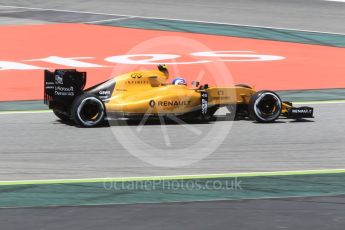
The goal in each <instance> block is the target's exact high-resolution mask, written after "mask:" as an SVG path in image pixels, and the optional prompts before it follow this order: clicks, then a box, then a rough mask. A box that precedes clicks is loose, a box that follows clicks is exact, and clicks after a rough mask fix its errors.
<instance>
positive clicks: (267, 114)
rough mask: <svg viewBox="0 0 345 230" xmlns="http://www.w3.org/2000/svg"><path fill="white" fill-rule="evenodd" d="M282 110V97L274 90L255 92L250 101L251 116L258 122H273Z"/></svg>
mask: <svg viewBox="0 0 345 230" xmlns="http://www.w3.org/2000/svg"><path fill="white" fill-rule="evenodd" d="M281 111H282V101H281V99H280V97H279V96H278V95H277V94H276V93H274V92H272V91H266V90H263V91H259V92H256V93H255V94H253V95H252V96H251V98H250V101H249V112H250V117H251V118H252V119H254V120H256V121H257V122H264V123H268V122H273V121H275V120H277V119H278V117H279V116H280V114H281Z"/></svg>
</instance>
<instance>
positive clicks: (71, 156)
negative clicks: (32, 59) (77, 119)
mask: <svg viewBox="0 0 345 230" xmlns="http://www.w3.org/2000/svg"><path fill="white" fill-rule="evenodd" d="M0 4H1V5H12V6H13V5H14V6H23V7H41V8H50V9H68V10H81V11H95V12H103V13H111V14H126V15H136V16H150V17H163V18H178V19H185V20H198V21H218V22H224V23H230V24H246V25H256V26H268V27H280V28H281V27H282V28H290V29H301V30H313V31H323V32H332V33H345V28H344V26H343V22H344V21H345V15H344V13H343V12H344V7H345V4H343V3H338V2H326V1H320V0H315V1H312V0H303V1H298V0H294V1H283V0H281V1H269V0H264V1H261V0H260V1H249V0H245V1H237V2H233V1H224V0H223V1H191V0H189V1H183V3H181V4H176V3H175V2H174V3H168V2H164V3H162V1H152V0H151V1H140V2H136V1H117V2H115V1H111V3H110V1H104V0H103V1H92V2H91V1H87V2H85V1H77V0H75V1H73V2H71V1H67V0H66V1H56V2H51V1H30V2H28V1H5V0H2V1H1V2H0ZM186 5H187V6H188V7H185V6H186ZM5 9H6V11H7V12H8V10H9V8H5ZM1 10H2V11H3V10H4V8H2V9H1ZM14 11H15V13H18V11H19V10H18V9H16V10H14ZM22 11H24V14H25V10H24V9H22ZM41 13H42V12H40V13H39V12H38V14H39V15H41V17H38V18H32V17H31V16H30V17H12V16H11V15H1V16H2V18H1V24H31V23H52V22H62V21H63V18H58V17H59V15H56V16H54V15H52V14H53V12H48V13H46V14H45V15H43V16H42V14H41ZM61 17H63V16H61ZM119 17H120V16H119ZM51 18H54V19H53V20H52V19H51ZM112 18H113V17H103V16H102V17H100V16H95V15H94V14H89V15H88V16H87V17H85V15H84V16H81V15H78V17H77V18H76V19H75V20H74V21H77V22H88V21H97V20H106V19H112ZM278 19H279V20H278ZM314 107H315V108H316V111H315V114H316V118H315V119H314V122H298V123H297V122H289V121H285V120H283V122H279V123H275V124H256V123H253V122H251V121H236V122H234V123H233V126H232V129H231V132H230V134H229V135H227V136H226V139H225V140H224V142H222V144H221V145H220V146H219V148H218V149H217V150H216V151H215V152H214V153H213V154H212V155H210V156H208V157H207V158H205V159H203V160H201V161H199V162H197V163H195V164H192V165H191V166H187V167H183V168H161V167H154V166H152V165H150V164H147V163H144V162H142V161H141V160H140V159H138V158H136V157H134V156H132V155H131V154H129V153H128V152H127V151H125V149H124V148H123V147H122V146H121V145H120V144H119V143H118V141H117V139H116V138H115V137H114V135H113V133H112V132H111V130H110V129H109V128H107V127H102V128H96V129H80V128H75V127H73V126H68V125H66V124H62V123H61V122H59V121H57V120H56V118H55V117H54V116H53V114H51V113H42V114H15V115H14V114H11V115H10V114H8V115H5V114H2V115H0V119H1V123H0V126H1V127H0V130H1V132H0V136H1V137H0V146H1V158H2V160H1V162H0V168H1V171H0V180H23V179H53V178H54V179H55V178H56V179H57V178H63V179H66V178H90V177H92V178H94V177H115V176H135V175H136V176H150V175H173V174H200V173H203V174H205V173H223V172H248V171H282V170H306V169H333V168H344V164H345V163H344V162H345V161H344V154H343V153H344V152H345V151H344V150H345V141H344V137H345V135H344V134H345V129H344V128H345V127H344V126H345V125H344V123H343V122H341V121H342V118H343V116H342V114H343V111H344V105H343V104H325V105H314ZM220 122H228V121H220ZM194 125H195V127H196V128H199V129H200V130H207V129H208V128H209V127H211V126H213V125H214V124H212V123H211V124H194ZM167 127H168V129H169V130H168V133H169V134H171V136H172V137H174V138H175V139H176V141H186V139H183V140H181V139H179V138H181V137H179V136H177V135H176V134H178V133H179V132H181V130H182V129H181V126H178V125H169V126H167ZM115 128H119V129H122V128H123V127H122V126H119V127H115ZM129 128H130V129H134V128H135V127H134V126H130V127H129ZM161 131H162V130H161V126H159V125H146V126H144V127H143V129H142V132H143V133H144V135H143V136H142V138H144V137H145V135H146V136H149V135H150V136H153V137H152V138H151V139H150V140H153V141H152V143H155V144H158V145H159V144H161V143H164V140H163V139H162V135H161ZM175 139H174V140H175ZM189 141H190V140H189ZM180 143H181V142H180ZM182 144H183V146H186V145H187V144H188V143H182ZM81 146H82V148H81ZM282 207H284V208H282ZM210 209H211V211H210ZM343 213H344V197H330V198H327V197H324V198H299V199H277V200H252V201H223V202H219V201H217V202H205V203H177V204H138V205H129V206H126V205H118V206H117V205H115V206H104V207H100V206H98V207H93V208H90V207H60V208H35V209H0V221H1V229H40V228H47V229H61V228H67V229H176V228H181V229H210V228H215V227H216V228H218V229H219V228H224V229H229V228H235V229H278V228H288V229H342V228H343V226H344V219H343Z"/></svg>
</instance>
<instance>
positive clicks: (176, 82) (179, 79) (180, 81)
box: [172, 77, 187, 85]
mask: <svg viewBox="0 0 345 230" xmlns="http://www.w3.org/2000/svg"><path fill="white" fill-rule="evenodd" d="M172 83H173V84H174V85H187V82H186V80H185V79H183V78H182V77H177V78H175V79H174V80H173V81H172Z"/></svg>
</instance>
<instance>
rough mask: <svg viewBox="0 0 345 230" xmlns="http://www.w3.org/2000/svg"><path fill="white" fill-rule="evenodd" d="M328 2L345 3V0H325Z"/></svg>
mask: <svg viewBox="0 0 345 230" xmlns="http://www.w3.org/2000/svg"><path fill="white" fill-rule="evenodd" d="M325 1H326V2H342V3H345V0H325Z"/></svg>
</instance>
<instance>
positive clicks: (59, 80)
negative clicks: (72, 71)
mask: <svg viewBox="0 0 345 230" xmlns="http://www.w3.org/2000/svg"><path fill="white" fill-rule="evenodd" d="M55 84H57V85H63V78H62V76H60V75H55Z"/></svg>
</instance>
